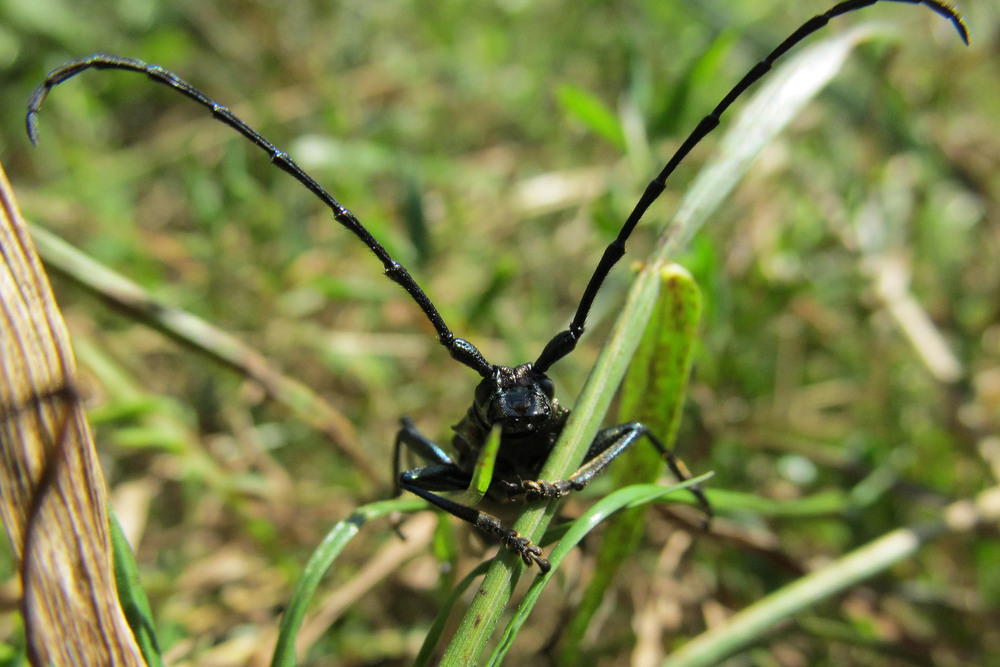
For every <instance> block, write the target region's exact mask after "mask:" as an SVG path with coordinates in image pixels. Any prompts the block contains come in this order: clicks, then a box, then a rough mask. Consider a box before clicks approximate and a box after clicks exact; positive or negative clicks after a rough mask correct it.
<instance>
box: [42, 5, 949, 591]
mask: <svg viewBox="0 0 1000 667" xmlns="http://www.w3.org/2000/svg"><path fill="white" fill-rule="evenodd" d="M890 1H893V2H906V3H909V4H922V5H926V6H927V7H929V8H930V9H931V10H933V11H935V12H937V13H938V14H940V15H941V16H943V17H945V18H947V19H949V20H950V21H951V22H952V23H953V24H954V26H955V28H956V30H958V33H959V35H960V36H961V38H962V41H964V42H965V43H966V44H968V41H969V40H968V31H967V29H966V27H965V23H964V21H963V20H962V17H961V16H960V15H959V14H958V12H957V11H956V10H955V9H954V8H952V7H951V6H949V5H947V4H945V3H944V2H941V1H940V0H890ZM877 2H879V0H844V1H843V2H840V3H839V4H837V5H834V6H833V7H832V8H831V9H829V10H828V11H826V12H825V13H823V14H818V15H817V16H814V17H813V18H811V19H809V20H808V21H806V22H805V23H804V24H802V25H801V26H800V27H799V28H798V29H797V30H796V31H795V32H793V33H792V34H791V35H789V36H788V37H787V38H786V39H785V40H784V41H783V42H781V44H779V45H778V46H777V48H775V49H774V50H773V51H771V53H769V54H768V55H767V56H766V57H765V58H764V59H763V60H761V61H760V62H758V63H757V64H756V65H754V67H753V68H752V69H750V71H749V72H747V74H746V75H744V77H743V78H742V79H740V81H739V82H738V83H737V84H736V85H735V86H734V87H733V88H732V90H730V91H729V93H727V94H726V96H725V97H724V98H723V99H722V101H721V102H719V104H718V106H716V107H715V109H713V110H712V111H711V112H710V113H709V114H708V115H707V116H705V117H704V118H703V119H702V120H701V122H700V123H698V126H697V127H695V129H694V130H693V131H692V132H691V134H689V135H688V137H687V138H686V139H685V140H684V142H683V143H682V144H681V145H680V147H679V148H678V149H677V151H676V152H675V153H674V155H673V156H672V157H671V158H670V160H669V161H668V162H667V164H666V166H664V167H663V170H662V171H661V172H660V173H659V174H658V175H657V176H656V177H655V178H654V179H653V180H652V181H651V182H650V183H649V185H648V186H647V187H646V190H645V191H644V192H643V194H642V196H641V197H640V198H639V201H638V203H636V205H635V207H634V208H633V210H632V212H631V213H630V214H629V216H628V218H627V219H626V221H625V223H624V225H623V226H622V228H621V231H620V232H619V233H618V237H617V238H615V240H614V241H612V242H611V243H610V245H608V247H607V248H606V249H605V250H604V254H603V256H602V257H601V260H600V262H598V264H597V268H596V269H595V270H594V273H593V275H591V277H590V281H589V282H588V283H587V286H586V288H585V289H584V291H583V296H582V297H581V299H580V303H579V305H578V306H577V309H576V314H575V315H574V316H573V320H572V321H571V322H570V325H569V328H568V329H566V330H565V331H561V332H559V333H558V334H556V335H555V336H554V337H553V338H552V339H551V340H550V341H549V342H548V343H547V344H546V345H545V347H544V348H543V349H542V352H541V354H539V355H538V358H537V359H536V360H535V361H534V362H532V363H525V364H520V365H518V366H498V365H494V364H491V363H489V362H488V361H487V360H486V358H485V357H484V356H483V355H482V353H481V352H480V351H479V350H478V349H477V348H476V346H475V345H473V344H472V343H470V342H469V341H467V340H465V339H464V338H459V337H458V336H456V335H455V334H454V333H452V331H451V329H449V328H448V325H447V324H445V322H444V319H443V318H442V317H441V314H440V313H439V312H438V310H437V308H436V307H435V306H434V304H433V303H432V302H431V300H430V298H429V297H428V296H427V295H426V294H425V293H424V291H423V290H422V289H421V288H420V286H419V285H418V284H417V282H416V281H415V280H414V279H413V277H412V276H411V275H410V273H409V272H408V271H407V270H406V269H405V268H404V267H403V266H402V265H401V264H400V263H399V262H397V261H396V260H394V259H393V258H392V257H391V256H390V255H389V253H388V252H387V251H386V249H385V248H383V247H382V245H381V244H380V243H379V242H378V241H377V240H376V239H375V238H374V237H373V236H372V235H371V234H370V233H369V232H368V230H367V229H366V228H365V227H364V226H363V225H362V224H361V222H359V221H358V219H357V218H356V217H355V216H354V214H353V213H351V212H350V211H349V210H347V209H346V208H344V206H342V205H341V204H340V202H338V201H337V200H336V199H334V198H333V196H332V195H330V193H328V192H327V191H326V190H325V189H323V187H322V186H320V185H319V184H318V183H317V182H316V181H315V180H313V178H312V177H311V176H309V175H308V174H307V173H306V172H305V171H303V170H302V169H301V168H300V167H299V166H298V165H297V164H296V163H295V162H294V161H293V160H292V159H291V158H290V157H289V156H288V154H287V153H285V152H284V151H281V150H279V149H277V148H276V147H275V146H274V145H273V144H272V143H271V142H269V141H268V140H267V139H265V138H264V137H262V136H261V135H260V134H259V133H257V131H255V130H253V129H252V128H250V127H249V126H248V125H247V124H246V123H244V122H243V121H242V120H240V119H239V118H237V117H236V116H235V115H234V114H233V113H232V112H231V111H230V110H229V109H228V108H226V107H224V106H222V105H221V104H219V103H217V102H215V101H213V100H211V99H210V98H208V97H206V96H205V95H204V94H202V93H201V92H200V91H198V90H197V89H195V88H194V87H192V86H191V85H190V84H189V83H187V82H186V81H184V80H183V79H181V78H180V77H178V76H177V75H175V74H173V73H172V72H169V71H167V70H165V69H163V68H162V67H159V66H158V65H150V64H147V63H145V62H143V61H141V60H135V59H132V58H123V57H119V56H110V55H93V56H90V57H89V58H84V59H82V60H76V61H73V62H69V63H66V64H65V65H63V66H61V67H58V68H57V69H55V70H53V71H52V72H50V73H49V75H48V76H47V77H46V79H45V81H44V82H42V83H41V85H39V86H38V88H36V89H35V91H34V93H33V94H32V96H31V99H30V101H29V103H28V113H27V117H26V124H27V130H28V136H29V138H30V139H31V142H32V143H33V144H34V143H37V140H38V126H37V121H38V113H39V110H40V109H41V106H42V103H43V102H44V101H45V98H46V97H47V96H48V94H49V91H50V90H51V89H52V88H53V87H54V86H56V85H58V84H60V83H62V82H63V81H65V80H67V79H69V78H71V77H73V76H75V75H77V74H79V73H80V72H83V71H84V70H87V69H91V68H94V69H117V70H127V71H132V72H139V73H142V74H145V75H146V76H148V77H149V78H150V79H152V80H153V81H154V82H156V83H160V84H163V85H166V86H169V87H170V88H173V89H174V90H177V91H178V92H180V93H182V94H183V95H186V96H187V97H189V98H191V99H192V100H194V101H195V102H197V103H198V104H201V105H202V106H204V107H207V108H208V109H210V110H211V112H212V115H213V116H214V117H215V118H217V119H218V120H220V121H221V122H223V123H225V124H226V125H228V126H229V127H231V128H233V129H234V130H236V131H237V132H239V133H240V134H242V135H243V136H244V137H246V138H247V139H249V140H250V141H251V142H253V143H254V144H255V145H257V146H258V147H260V148H261V149H263V150H264V151H265V152H266V153H267V154H268V155H269V156H270V159H271V162H272V163H274V164H275V165H277V167H278V168H280V169H282V170H284V171H285V172H287V173H289V174H291V176H292V177H293V178H295V179H296V180H297V181H299V182H300V183H301V184H302V185H304V186H305V187H306V188H307V189H308V190H309V191H310V192H312V193H313V194H314V195H316V197H318V198H319V199H320V200H321V201H322V202H323V203H324V204H326V206H328V207H329V208H330V210H331V211H333V215H334V218H335V219H336V220H337V222H339V223H340V224H341V225H343V226H344V227H346V228H347V229H348V230H349V231H350V232H351V233H353V234H354V235H355V236H357V237H358V238H359V239H360V240H361V242H362V243H364V244H365V245H366V246H368V248H369V249H370V250H371V251H372V252H373V253H374V254H375V256H376V257H377V258H378V259H379V260H380V261H381V262H382V265H383V267H384V269H385V274H386V276H388V277H389V279H390V280H392V281H393V282H395V283H396V284H398V285H399V286H400V287H402V288H403V289H404V290H406V293H407V294H409V295H410V298H412V299H413V301H414V302H416V304H417V306H419V307H420V309H421V310H422V311H423V312H424V315H425V316H426V317H427V319H428V320H429V321H430V323H431V324H432V325H433V326H434V329H435V331H436V332H437V336H438V341H439V342H440V343H441V344H442V345H444V347H445V348H446V349H447V350H448V352H449V353H450V354H451V356H452V358H454V359H455V360H456V361H458V362H459V363H461V364H463V365H465V366H468V367H469V368H471V369H472V370H474V371H475V372H477V373H478V374H479V375H480V377H481V378H482V380H481V381H480V383H479V385H478V386H477V387H476V390H475V397H474V399H473V402H472V405H471V407H469V409H468V411H467V412H466V414H465V416H464V417H463V418H462V419H461V421H459V422H458V424H456V425H455V426H454V427H453V429H454V431H455V435H454V437H453V439H452V446H453V448H454V450H455V452H456V454H457V455H456V456H454V457H453V456H451V455H449V454H448V453H446V452H445V451H444V450H443V449H442V448H441V447H439V446H438V445H436V444H435V443H434V442H432V441H431V440H429V439H428V438H426V437H425V436H423V435H422V434H421V433H420V432H419V431H418V430H417V428H416V427H415V426H414V424H413V422H411V421H410V420H409V419H407V418H405V417H404V418H402V420H401V428H400V430H399V433H398V435H397V436H396V441H395V446H394V452H393V466H394V468H393V472H394V475H396V476H397V481H398V485H399V488H400V489H402V490H406V491H410V492H411V493H414V494H416V495H418V496H420V497H421V498H424V499H425V500H427V501H428V502H430V503H432V504H434V505H436V506H437V507H439V508H441V509H443V510H445V511H446V512H449V513H450V514H453V515H455V516H456V517H458V518H459V519H462V520H463V521H467V522H469V523H471V524H473V525H474V526H476V527H477V528H479V529H480V530H482V531H483V532H485V533H487V534H488V535H492V536H493V537H495V538H497V539H498V540H499V541H500V542H501V543H502V544H503V545H504V546H506V547H507V548H508V549H509V550H511V551H513V552H514V553H516V554H518V555H519V556H520V557H521V558H522V559H523V560H524V562H525V563H526V564H528V565H531V564H532V563H535V564H537V565H538V567H539V569H540V570H541V571H542V572H543V573H544V572H548V570H549V567H550V565H549V561H548V560H547V559H545V558H543V557H542V551H541V549H540V548H539V547H538V546H536V545H534V544H532V543H531V541H530V540H529V539H527V538H525V537H522V536H521V535H519V534H518V533H517V531H515V530H513V529H511V528H508V527H507V526H505V525H503V523H502V522H501V521H500V520H499V519H497V518H496V517H494V516H492V515H490V514H486V513H485V512H481V511H479V510H476V509H473V508H471V507H467V506H465V505H462V504H460V503H457V502H455V501H453V500H450V499H448V498H445V497H442V496H440V495H438V493H439V492H445V491H460V490H462V489H465V488H466V487H468V486H469V483H470V480H471V479H472V470H473V467H474V466H475V463H476V459H477V457H478V454H479V451H480V450H481V448H482V447H483V445H484V443H485V442H486V438H487V437H488V435H489V433H490V431H491V430H492V429H493V428H495V427H496V428H499V430H500V437H501V440H500V449H499V452H498V454H497V457H496V463H495V469H494V475H493V479H492V481H491V482H490V485H489V488H488V490H487V495H488V496H490V497H491V498H493V499H495V500H517V499H520V500H529V501H530V500H539V499H550V498H558V497H560V496H562V495H564V494H566V493H568V492H569V491H575V490H580V489H582V488H583V487H585V486H586V485H587V484H588V483H589V482H590V481H591V480H592V479H593V478H594V476H595V475H597V474H598V473H599V472H601V471H602V470H604V468H605V467H607V466H608V464H610V463H611V461H613V460H614V459H615V458H616V457H617V456H618V455H619V454H621V452H622V451H624V450H625V449H626V448H627V447H628V446H629V445H631V444H632V443H634V442H635V441H636V440H638V439H639V438H641V437H643V436H645V437H646V439H647V440H649V441H650V442H651V443H652V444H653V446H654V447H655V448H656V449H657V450H658V451H659V452H660V454H662V456H663V458H664V459H665V460H666V462H667V465H668V466H669V467H670V469H671V471H672V472H673V474H674V475H676V476H677V477H678V478H680V479H682V480H684V479H689V475H687V474H686V472H685V471H684V469H683V467H682V465H681V463H680V462H679V461H678V460H677V459H676V458H675V457H674V455H673V454H672V453H671V452H670V450H668V449H667V448H666V447H665V446H664V445H663V443H662V442H660V440H659V439H658V438H657V437H656V436H655V435H654V434H653V433H651V432H650V431H649V429H648V428H647V427H646V426H644V425H643V424H641V423H639V422H629V423H627V424H621V425H618V426H612V427H610V428H606V429H604V430H602V431H600V432H599V433H598V434H597V437H596V438H595V439H594V442H593V443H592V444H591V445H590V448H589V450H588V452H587V456H586V459H585V462H584V463H583V465H582V466H581V467H580V468H579V469H578V470H577V471H576V472H575V473H573V474H572V475H570V476H569V477H568V478H566V479H560V480H552V481H546V480H540V479H537V476H538V473H539V471H540V470H541V468H542V465H543V464H544V462H545V460H546V458H548V455H549V453H550V452H551V451H552V448H553V446H554V445H555V443H556V440H557V438H558V437H559V434H560V432H561V431H562V429H563V426H564V425H565V424H566V419H567V417H568V416H569V410H567V409H566V408H564V407H562V406H561V405H560V404H559V402H558V401H557V400H556V398H555V395H554V391H553V386H552V381H551V380H550V379H549V377H548V376H547V375H546V373H547V372H548V370H549V368H551V367H552V365H553V364H554V363H556V362H557V361H559V360H560V359H562V358H563V357H565V356H566V355H568V354H569V353H570V352H572V351H573V349H574V348H575V347H576V344H577V341H578V340H579V339H580V336H581V335H583V332H584V328H585V325H586V321H587V313H588V312H589V311H590V308H591V306H592V305H593V303H594V298H595V297H596V296H597V293H598V291H599V290H600V289H601V285H602V284H603V283H604V280H605V278H607V276H608V273H609V272H610V271H611V269H612V267H614V265H615V264H616V263H617V262H618V260H620V259H621V258H622V256H623V255H624V254H625V242H626V241H627V240H628V238H629V236H630V235H631V234H632V230H633V229H635V226H636V225H637V224H638V223H639V220H640V219H641V218H642V216H643V214H644V213H645V212H646V209H648V208H649V206H650V205H651V204H652V203H653V202H654V201H655V200H656V199H657V197H659V196H660V194H661V193H662V192H663V191H664V189H665V188H666V181H667V178H668V177H669V176H670V174H672V173H673V171H674V169H676V168H677V166H678V165H679V164H680V163H681V161H682V160H683V159H684V158H685V156H687V154H688V153H689V152H690V151H691V149H692V148H694V146H695V145H696V144H698V142H700V141H701V140H702V139H703V138H704V137H705V136H706V135H707V134H708V133H710V132H711V131H712V130H713V129H715V128H716V127H717V126H718V124H719V119H720V117H721V116H722V114H723V113H724V112H725V111H726V110H727V109H728V108H729V107H730V106H731V105H732V103H733V102H734V101H736V99H737V98H738V97H739V96H740V95H742V94H743V92H744V91H745V90H746V89H747V88H749V87H750V86H751V85H752V84H753V83H755V82H756V81H757V80H758V79H760V78H761V77H763V76H764V75H765V74H766V73H767V72H768V70H770V69H771V67H772V65H773V64H774V62H775V61H776V60H778V58H780V57H781V56H782V55H784V54H785V52H787V51H788V50H789V49H791V48H792V47H793V46H795V45H796V44H798V43H799V42H800V41H802V40H803V39H805V38H806V37H807V36H809V35H811V34H812V33H814V32H816V31H817V30H819V29H821V28H822V27H823V26H825V25H826V24H827V23H829V21H830V19H832V18H834V17H837V16H840V15H842V14H847V13H849V12H852V11H854V10H857V9H862V8H864V7H867V6H869V5H874V4H876V3H877ZM404 448H406V449H409V450H411V451H412V452H414V453H415V454H417V455H418V456H420V457H422V458H423V459H425V460H427V461H428V463H429V465H426V466H424V467H422V468H416V469H413V470H405V471H403V472H400V470H399V468H400V457H401V455H402V451H403V449H404ZM691 491H692V493H693V494H694V495H695V497H696V498H697V500H698V502H699V503H700V504H701V506H702V508H703V510H704V512H705V515H706V521H707V520H708V518H709V517H711V513H712V511H711V506H710V505H709V504H708V500H707V499H706V498H705V495H704V493H703V492H702V491H701V489H700V488H698V487H697V486H695V487H692V488H691Z"/></svg>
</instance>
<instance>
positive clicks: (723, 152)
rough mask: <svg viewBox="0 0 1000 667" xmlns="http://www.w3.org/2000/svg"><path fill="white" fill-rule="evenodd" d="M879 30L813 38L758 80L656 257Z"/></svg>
mask: <svg viewBox="0 0 1000 667" xmlns="http://www.w3.org/2000/svg"><path fill="white" fill-rule="evenodd" d="M880 32H881V33H884V32H885V29H884V28H879V27H876V26H875V25H874V24H863V25H860V26H857V27H855V28H852V29H851V30H848V31H846V32H844V33H843V34H841V35H836V36H834V37H829V38H827V39H824V40H820V41H817V42H815V43H813V44H811V45H810V46H808V47H806V48H804V49H802V51H800V52H799V53H798V54H797V55H795V56H794V57H792V58H791V60H789V61H788V62H786V63H785V65H784V66H782V67H779V68H777V69H775V70H774V71H773V72H772V73H771V74H770V75H769V78H767V79H764V80H763V81H761V87H760V88H759V89H758V91H757V92H756V93H755V94H754V95H753V97H751V98H750V99H748V100H747V101H746V103H745V105H744V107H743V109H742V110H741V111H740V113H739V114H738V115H737V117H736V119H735V120H734V121H733V124H732V126H731V127H730V128H729V130H728V131H727V132H726V133H725V135H724V136H723V138H722V139H721V140H720V142H719V147H718V149H717V150H716V152H715V156H714V157H713V158H712V159H711V160H710V161H709V162H708V164H706V165H705V167H704V168H703V169H702V170H701V173H699V174H698V178H697V179H696V180H695V182H694V183H693V184H692V185H691V187H690V188H689V189H688V190H687V192H685V193H684V198H683V199H682V200H681V203H680V205H679V206H678V207H677V213H675V214H674V219H673V221H672V223H671V225H670V227H669V229H667V230H666V231H665V232H664V235H663V237H662V238H661V243H662V245H661V247H660V248H659V250H658V251H657V253H656V256H657V257H660V258H664V259H668V258H670V257H672V256H674V255H676V254H677V253H678V252H679V251H681V250H683V249H684V248H685V247H687V245H688V243H689V242H690V241H691V238H692V237H693V236H694V234H695V232H697V231H698V230H699V229H700V228H701V226H702V225H703V224H705V222H706V221H707V220H708V218H709V217H710V216H711V215H712V213H714V212H715V210H716V209H717V208H718V207H719V205H720V204H721V203H722V201H723V200H724V199H725V198H726V196H727V195H728V194H729V193H730V192H732V190H733V188H735V187H736V184H737V183H739V181H740V179H741V178H743V175H744V174H745V173H746V172H747V171H748V170H749V169H750V166H751V164H752V163H753V160H754V159H755V158H756V157H757V155H758V154H760V151H761V150H762V149H763V148H764V147H765V146H766V145H767V144H769V143H770V142H772V141H773V140H774V139H775V137H777V136H778V134H780V133H781V132H782V131H783V130H784V129H785V128H786V127H787V126H788V124H789V123H790V122H791V121H792V119H793V118H795V116H797V115H798V114H799V112H800V111H802V109H803V107H805V105H806V104H808V103H809V101H810V100H811V99H812V98H813V97H815V96H816V94H817V93H819V91H820V90H822V89H823V88H824V87H825V86H826V84H828V83H829V82H830V80H831V79H832V78H833V77H834V75H836V74H837V72H838V71H840V68H841V67H842V66H843V64H844V61H845V60H846V59H847V56H848V55H849V54H850V52H851V49H853V48H854V47H855V46H857V45H858V44H859V43H860V42H862V41H864V40H866V39H869V38H871V37H873V36H874V35H876V34H879V33H880Z"/></svg>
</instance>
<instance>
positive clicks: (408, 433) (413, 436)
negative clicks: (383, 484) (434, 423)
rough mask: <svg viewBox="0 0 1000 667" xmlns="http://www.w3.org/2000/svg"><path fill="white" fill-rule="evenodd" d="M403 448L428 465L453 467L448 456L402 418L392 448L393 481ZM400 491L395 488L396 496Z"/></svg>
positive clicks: (396, 474) (409, 420)
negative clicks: (435, 464)
mask: <svg viewBox="0 0 1000 667" xmlns="http://www.w3.org/2000/svg"><path fill="white" fill-rule="evenodd" d="M403 447H406V448H407V449H408V450H410V451H411V452H413V453H414V454H416V455H417V456H419V457H420V458H422V459H424V460H425V461H427V462H429V463H437V464H440V465H445V466H452V467H455V462H454V461H452V460H451V457H450V456H448V455H447V454H446V453H445V451H444V450H443V449H441V448H440V447H438V446H437V445H436V444H434V442H433V441H432V440H431V439H430V438H428V437H427V436H425V435H424V434H423V433H421V432H420V431H418V430H417V426H416V424H414V423H413V421H412V420H411V419H410V418H409V417H403V418H401V419H400V420H399V432H398V433H397V434H396V443H395V445H394V446H393V453H392V477H393V479H399V471H400V468H401V466H400V457H401V456H402V454H403ZM466 485H468V483H466ZM457 488H464V487H457ZM401 490H402V489H401V488H400V487H399V486H397V487H396V495H397V496H398V495H399V493H400V491H401ZM456 490H457V489H456Z"/></svg>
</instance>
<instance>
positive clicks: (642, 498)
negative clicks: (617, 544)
mask: <svg viewBox="0 0 1000 667" xmlns="http://www.w3.org/2000/svg"><path fill="white" fill-rule="evenodd" d="M710 477H711V474H708V475H702V476H701V477H698V478H696V479H689V480H687V481H686V482H682V483H680V484H675V485H673V486H660V485H658V484H635V485H633V486H628V487H625V488H624V489H618V490H617V491H615V492H613V493H611V494H609V495H608V496H606V497H604V498H602V499H601V500H600V501H599V502H597V503H595V504H594V506H593V507H591V508H590V509H589V510H587V511H586V512H584V514H583V515H582V516H581V517H580V518H579V519H577V520H576V521H574V522H573V523H572V525H571V526H570V528H569V530H568V531H567V532H566V535H565V536H563V538H562V539H561V540H559V544H558V545H556V547H555V548H554V549H553V550H552V553H551V554H550V555H549V560H550V562H551V563H552V569H553V570H555V569H556V568H557V567H558V565H559V563H561V562H562V560H563V558H565V557H566V555H567V554H568V553H569V552H570V551H571V550H572V549H574V548H575V547H576V545H577V544H579V543H580V540H582V539H583V538H584V537H586V535H587V533H589V532H590V531H591V530H593V529H594V527H595V526H597V524H599V523H601V522H602V521H604V520H605V519H606V518H608V517H609V516H611V515H612V514H614V513H615V512H617V511H619V510H621V509H625V508H630V509H634V508H640V507H642V506H644V505H647V504H649V503H651V502H654V501H657V500H660V499H662V498H663V497H664V496H667V495H669V494H672V493H674V492H676V491H680V490H682V489H686V488H688V487H690V486H693V485H695V484H698V483H700V482H704V481H705V480H707V479H709V478H710ZM551 577H552V573H551V572H550V573H549V574H548V575H546V576H544V577H538V578H536V579H535V581H533V582H532V584H531V588H529V589H528V592H527V593H525V595H524V600H522V601H521V604H520V606H519V607H518V609H517V612H515V614H514V617H513V618H512V619H511V620H510V622H509V623H508V624H507V628H506V629H505V630H504V633H503V636H502V637H501V639H500V643H499V645H498V646H497V648H496V649H494V651H493V655H491V656H490V660H489V662H487V663H486V664H487V665H491V666H492V665H499V664H500V663H501V662H502V661H503V658H504V656H506V655H507V651H509V650H510V648H511V646H513V643H514V638H515V637H516V636H517V633H518V631H519V630H520V629H521V627H522V626H523V625H524V623H525V622H526V621H527V620H528V616H529V615H530V614H531V610H532V609H534V607H535V603H537V602H538V598H539V597H540V596H541V594H542V590H543V589H544V588H545V586H546V584H547V583H548V581H549V579H551Z"/></svg>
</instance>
